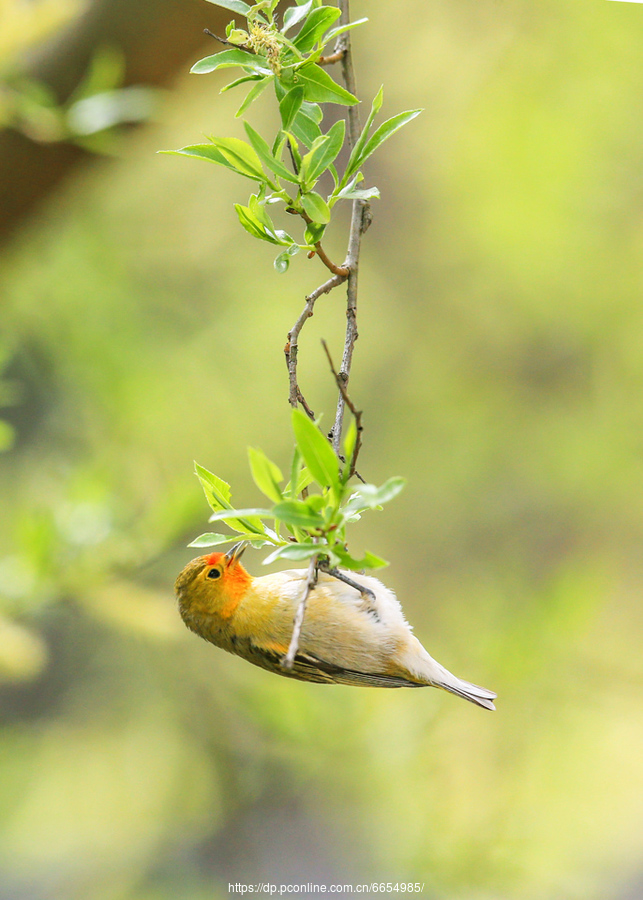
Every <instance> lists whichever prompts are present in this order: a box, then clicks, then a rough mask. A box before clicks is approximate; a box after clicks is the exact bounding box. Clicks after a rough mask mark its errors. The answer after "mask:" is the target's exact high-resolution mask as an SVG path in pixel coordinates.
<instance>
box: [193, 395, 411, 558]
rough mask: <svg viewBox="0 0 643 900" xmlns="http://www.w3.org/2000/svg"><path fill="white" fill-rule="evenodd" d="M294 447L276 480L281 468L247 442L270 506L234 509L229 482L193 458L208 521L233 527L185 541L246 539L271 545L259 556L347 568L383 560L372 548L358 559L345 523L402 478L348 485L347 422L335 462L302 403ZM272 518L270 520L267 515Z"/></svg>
mask: <svg viewBox="0 0 643 900" xmlns="http://www.w3.org/2000/svg"><path fill="white" fill-rule="evenodd" d="M292 426H293V431H294V434H295V448H294V452H293V457H292V463H291V467H290V479H289V481H288V482H287V483H286V485H285V486H283V487H282V483H283V481H284V476H283V475H282V473H281V470H280V469H279V467H278V466H277V465H275V463H274V462H272V461H271V460H270V459H268V457H267V456H266V455H265V453H263V451H261V450H258V449H255V448H252V447H251V448H249V450H248V456H249V462H250V470H251V472H252V477H253V479H254V482H255V484H256V485H257V487H258V488H259V490H260V491H261V492H262V494H264V496H265V497H267V498H268V500H270V501H271V503H272V506H271V507H270V508H252V509H234V507H233V506H232V504H231V502H230V498H231V493H230V486H229V485H228V484H227V483H226V482H225V481H223V480H222V479H221V478H218V477H217V476H216V475H213V474H212V473H211V472H208V470H207V469H204V468H203V467H202V466H199V465H198V464H195V469H196V474H197V476H198V478H199V480H200V482H201V485H202V487H203V490H204V492H205V496H206V498H207V501H208V503H209V505H210V507H211V508H212V510H213V512H212V515H211V516H210V521H211V522H223V523H225V524H226V525H227V526H228V527H229V528H230V529H231V530H232V531H233V532H234V533H233V534H215V533H208V534H202V535H200V536H199V537H198V538H196V540H194V541H193V542H192V543H191V544H190V546H191V547H213V546H217V545H219V544H226V543H231V542H233V541H239V540H246V541H249V542H250V543H251V544H252V545H253V546H254V547H257V548H259V547H264V546H271V547H272V548H273V550H272V552H271V553H270V554H269V555H268V556H267V557H266V559H265V560H264V564H268V563H271V562H274V561H275V560H277V559H291V560H300V561H301V560H308V559H311V558H312V557H317V559H318V560H319V561H320V562H326V563H328V564H329V565H331V566H342V568H345V569H352V570H353V571H360V570H361V569H377V568H381V567H382V566H386V565H387V562H386V560H384V559H381V558H380V557H379V556H375V554H373V553H368V552H367V553H365V554H364V556H363V557H361V558H359V559H357V558H355V557H353V556H351V554H350V552H349V550H348V546H347V542H346V528H347V526H348V525H349V524H351V523H353V522H356V521H358V520H359V519H360V517H361V514H362V513H363V512H365V510H367V509H380V508H381V507H382V505H383V504H384V503H387V502H388V501H389V500H392V499H393V498H394V497H396V496H397V495H398V494H399V492H400V491H401V490H402V488H403V487H404V484H405V480H404V479H403V478H399V477H394V478H390V479H389V480H388V481H386V482H385V483H384V484H383V485H381V486H380V487H377V486H376V485H374V484H362V485H360V486H359V487H358V488H357V489H356V490H353V489H352V488H351V487H350V486H349V483H348V482H349V477H350V468H351V467H350V460H351V459H352V456H353V451H354V448H355V443H356V440H357V428H356V426H355V423H354V422H352V423H351V425H350V426H349V428H348V430H347V433H346V438H345V441H344V448H343V449H344V459H345V460H346V462H345V463H344V464H343V466H342V465H340V461H339V459H338V458H337V456H336V455H335V452H334V451H333V449H332V447H331V445H330V443H329V442H328V440H327V439H326V438H325V437H324V435H323V434H322V432H321V431H320V430H319V428H318V427H317V425H316V424H315V423H314V422H312V421H311V420H310V419H309V418H308V417H307V416H306V415H305V414H304V413H303V412H302V411H301V410H299V409H294V410H293V412H292ZM267 522H269V523H271V524H270V526H269V525H267V524H266V523H267Z"/></svg>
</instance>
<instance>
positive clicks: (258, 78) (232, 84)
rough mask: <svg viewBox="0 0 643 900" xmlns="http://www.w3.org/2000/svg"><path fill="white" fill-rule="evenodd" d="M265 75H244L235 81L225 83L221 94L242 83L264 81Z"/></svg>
mask: <svg viewBox="0 0 643 900" xmlns="http://www.w3.org/2000/svg"><path fill="white" fill-rule="evenodd" d="M264 77H265V76H263V75H244V76H243V78H237V79H236V80H235V81H231V82H230V83H229V84H224V85H223V87H222V88H221V90H220V91H219V93H220V94H225V92H226V91H230V90H232V88H235V87H238V86H239V85H240V84H246V83H247V82H248V81H262V80H263V78H264Z"/></svg>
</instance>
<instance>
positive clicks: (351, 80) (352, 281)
mask: <svg viewBox="0 0 643 900" xmlns="http://www.w3.org/2000/svg"><path fill="white" fill-rule="evenodd" d="M339 8H340V9H341V11H342V14H341V18H340V23H341V24H342V25H347V24H348V22H349V21H350V11H349V0H339ZM344 37H345V38H346V41H345V44H344V54H343V56H342V70H343V74H344V84H345V85H346V90H348V91H350V92H351V94H355V71H354V69H353V58H352V52H351V42H350V39H349V37H348V35H347V34H345V35H344ZM347 115H348V149H349V152H350V151H351V150H352V149H353V147H354V146H355V144H356V143H357V140H358V138H359V134H360V122H359V113H358V111H357V106H349V107H348V114H347ZM369 225H370V213H369V207H368V204H367V203H365V202H364V201H363V200H353V210H352V214H351V230H350V236H349V239H348V253H347V255H346V262H345V263H344V266H345V267H346V268H347V269H348V285H347V289H346V337H345V339H344V352H343V354H342V364H341V367H340V370H339V378H341V381H342V384H343V385H344V387H346V385H347V384H348V379H349V378H350V373H351V364H352V362H353V350H354V348H355V341H356V340H357V338H358V337H359V334H358V331H357V273H358V266H359V253H360V249H361V244H362V235H363V234H364V232H365V231H366V229H367V228H368V226H369ZM345 407H346V401H345V399H344V395H343V393H342V391H341V390H340V394H339V397H338V398H337V411H336V413H335V424H334V425H333V431H332V433H333V448H334V450H335V453H337V454H339V447H340V442H341V439H342V427H343V425H344V410H345Z"/></svg>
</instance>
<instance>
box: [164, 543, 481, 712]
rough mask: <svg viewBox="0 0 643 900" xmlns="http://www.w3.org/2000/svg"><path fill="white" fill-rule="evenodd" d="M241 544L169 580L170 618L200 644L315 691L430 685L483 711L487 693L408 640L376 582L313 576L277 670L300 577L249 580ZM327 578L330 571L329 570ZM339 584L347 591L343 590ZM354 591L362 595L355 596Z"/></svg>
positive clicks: (302, 584) (302, 586)
mask: <svg viewBox="0 0 643 900" xmlns="http://www.w3.org/2000/svg"><path fill="white" fill-rule="evenodd" d="M247 546H248V544H247V542H243V541H242V542H239V543H238V544H235V545H234V546H233V547H232V548H231V549H230V550H229V551H228V552H227V553H221V552H215V553H210V554H208V555H205V556H199V557H197V558H196V559H193V560H191V561H190V562H189V563H188V564H187V565H186V566H185V568H184V569H183V571H182V572H181V573H180V575H179V576H178V578H177V579H176V584H175V590H176V595H177V599H178V607H179V613H180V615H181V618H182V619H183V622H184V623H185V625H186V626H187V627H188V628H189V629H190V630H191V631H193V632H194V633H195V634H197V635H199V636H200V637H202V638H204V639H205V640H206V641H209V642H210V643H212V644H214V645H215V646H216V647H220V648H222V649H223V650H227V651H228V652H229V653H233V654H236V655H237V656H241V657H243V659H246V660H247V661H248V662H250V663H253V664H254V665H256V666H260V667H261V668H262V669H267V670H268V671H270V672H275V673H277V674H279V675H285V676H286V677H290V678H296V679H299V680H301V681H312V682H318V683H321V684H346V685H363V686H370V687H383V688H401V687H437V688H442V689H443V690H445V691H449V692H450V693H451V694H456V695H457V696H458V697H463V698H464V699H465V700H469V701H470V702H471V703H476V704H477V705H478V706H481V707H483V708H485V709H495V706H494V703H493V701H494V699H495V698H496V694H495V692H494V691H490V690H487V689H486V688H483V687H478V686H477V685H475V684H471V683H469V682H468V681H463V680H462V679H461V678H457V677H456V676H455V675H453V674H452V673H451V672H449V671H448V670H447V669H445V668H444V667H443V666H441V665H440V663H438V662H436V660H434V659H433V657H431V656H430V655H429V654H428V652H427V651H426V650H425V649H424V647H423V646H422V644H421V643H420V641H419V640H418V639H417V638H416V637H415V635H414V634H413V633H412V630H411V626H410V625H409V624H408V622H407V621H406V619H405V618H404V613H403V612H402V607H401V605H400V603H399V601H398V600H397V598H396V597H395V594H394V593H393V592H392V591H391V590H389V589H388V588H387V587H385V586H384V585H383V584H382V582H381V581H379V580H378V579H377V578H373V577H372V576H367V575H359V576H355V577H356V578H358V579H359V581H358V582H356V581H355V580H354V579H353V576H354V575H355V573H353V572H351V573H350V577H349V574H348V573H342V572H341V571H339V572H337V575H338V576H339V577H336V576H333V575H331V574H329V573H328V572H325V571H322V570H320V571H318V572H317V580H316V583H315V584H314V585H313V586H312V587H311V588H310V591H309V594H308V598H307V605H306V612H305V616H304V619H303V624H302V628H301V633H300V635H299V643H298V649H297V653H296V655H295V658H294V661H293V664H292V667H291V668H288V667H286V666H285V665H284V662H283V660H284V657H285V655H286V653H287V651H288V647H289V644H290V639H291V636H292V632H293V620H294V617H295V613H296V611H297V608H298V606H299V603H300V600H301V598H302V596H303V594H304V592H305V590H306V584H307V580H308V570H306V569H288V570H285V571H281V572H275V573H272V574H270V575H263V576H261V577H258V578H254V577H253V576H252V575H250V574H249V573H248V572H247V570H246V569H245V568H244V567H243V566H242V565H241V562H240V558H241V556H242V554H243V552H244V551H245V549H246V547H247ZM334 571H336V570H334ZM342 578H346V579H347V580H348V581H349V582H350V583H346V581H345V580H341V579H342ZM358 585H359V587H360V588H361V589H362V590H359V589H358Z"/></svg>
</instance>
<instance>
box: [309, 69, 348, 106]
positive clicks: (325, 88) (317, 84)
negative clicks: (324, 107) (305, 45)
mask: <svg viewBox="0 0 643 900" xmlns="http://www.w3.org/2000/svg"><path fill="white" fill-rule="evenodd" d="M296 78H297V82H298V83H299V84H303V86H304V91H305V93H304V97H305V98H306V100H309V101H311V102H312V103H339V104H340V105H341V106H355V104H356V103H358V102H359V101H358V99H357V97H354V96H353V95H352V94H351V93H349V91H347V90H346V89H345V88H343V87H341V85H339V84H337V82H336V81H333V79H332V78H331V77H330V75H329V74H328V72H325V71H324V69H322V68H321V66H317V65H315V63H304V65H303V66H301V67H300V68H299V69H297V71H296Z"/></svg>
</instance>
